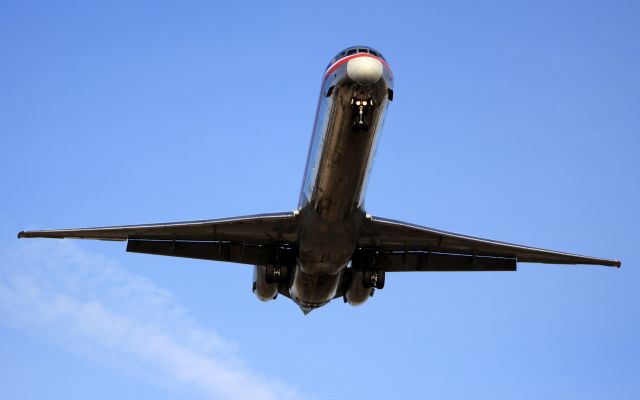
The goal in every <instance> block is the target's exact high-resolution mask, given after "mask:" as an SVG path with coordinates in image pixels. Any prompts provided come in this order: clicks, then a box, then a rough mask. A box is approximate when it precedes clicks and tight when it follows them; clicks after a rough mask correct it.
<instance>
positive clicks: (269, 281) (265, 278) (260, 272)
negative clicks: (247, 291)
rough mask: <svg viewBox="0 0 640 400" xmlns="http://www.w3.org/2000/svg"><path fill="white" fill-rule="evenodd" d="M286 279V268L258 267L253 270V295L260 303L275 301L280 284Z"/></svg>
mask: <svg viewBox="0 0 640 400" xmlns="http://www.w3.org/2000/svg"><path fill="white" fill-rule="evenodd" d="M286 279H287V268H286V267H276V266H273V265H269V266H263V265H256V266H255V267H254V269H253V293H254V294H255V295H256V297H257V298H258V299H260V301H269V300H273V299H275V298H276V297H277V296H278V282H284V281H285V280H286Z"/></svg>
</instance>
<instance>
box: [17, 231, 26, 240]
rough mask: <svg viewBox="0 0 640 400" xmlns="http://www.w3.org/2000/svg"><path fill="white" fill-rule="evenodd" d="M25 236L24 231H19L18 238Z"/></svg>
mask: <svg viewBox="0 0 640 400" xmlns="http://www.w3.org/2000/svg"><path fill="white" fill-rule="evenodd" d="M23 237H25V236H24V231H20V232H18V239H22V238H23Z"/></svg>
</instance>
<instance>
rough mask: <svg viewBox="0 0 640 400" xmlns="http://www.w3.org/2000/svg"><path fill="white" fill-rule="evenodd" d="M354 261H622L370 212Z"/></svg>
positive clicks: (477, 267) (393, 264)
mask: <svg viewBox="0 0 640 400" xmlns="http://www.w3.org/2000/svg"><path fill="white" fill-rule="evenodd" d="M357 253H358V254H356V256H355V257H354V262H355V264H356V265H362V266H363V268H365V269H367V267H365V266H366V265H371V263H374V264H375V265H377V266H378V268H379V269H383V270H387V271H420V270H424V271H512V270H515V269H516V263H517V262H528V263H542V264H588V265H605V266H610V267H620V265H621V263H620V261H618V260H612V259H605V258H596V257H589V256H582V255H577V254H570V253H564V252H559V251H553V250H545V249H539V248H535V247H529V246H522V245H517V244H511V243H504V242H498V241H495V240H489V239H482V238H477V237H473V236H466V235H460V234H457V233H451V232H446V231H441V230H438V229H432V228H427V227H423V226H418V225H413V224H408V223H406V222H400V221H395V220H391V219H385V218H378V217H369V218H367V220H366V222H365V223H364V225H363V227H362V229H361V234H360V240H359V243H358V252H357Z"/></svg>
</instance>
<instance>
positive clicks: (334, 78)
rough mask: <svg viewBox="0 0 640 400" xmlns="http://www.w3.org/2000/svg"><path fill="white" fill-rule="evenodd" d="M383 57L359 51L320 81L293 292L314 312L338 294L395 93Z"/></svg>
mask: <svg viewBox="0 0 640 400" xmlns="http://www.w3.org/2000/svg"><path fill="white" fill-rule="evenodd" d="M392 93H393V92H392V75H391V71H390V70H389V68H388V66H387V65H386V62H384V61H383V60H382V59H380V58H378V57H375V56H372V55H370V54H367V53H365V54H359V55H358V54H356V55H355V56H352V58H349V59H347V60H345V61H342V60H337V61H336V65H334V66H332V65H330V66H329V68H328V69H327V72H326V75H325V77H324V80H323V84H322V89H321V94H320V100H319V102H318V103H319V104H318V110H317V115H316V122H315V126H314V130H313V135H312V139H311V145H310V148H309V157H308V162H307V167H306V171H305V175H304V182H303V188H302V193H301V195H300V203H299V212H300V217H301V230H300V236H299V240H298V246H299V247H298V249H299V251H298V257H297V261H296V266H295V270H294V274H293V277H292V279H291V281H290V286H289V292H290V295H291V298H292V299H293V300H294V301H295V302H296V303H297V304H298V305H299V306H300V307H301V308H302V309H303V310H304V311H307V312H308V311H309V310H311V309H313V308H317V307H320V306H322V305H324V304H326V303H328V302H329V301H330V300H331V299H333V298H335V297H336V296H339V295H341V294H340V293H339V289H340V287H341V285H343V286H344V283H345V279H346V277H347V274H344V273H343V271H344V270H345V268H347V266H348V264H349V262H350V261H351V258H352V256H353V253H354V251H355V249H356V246H357V242H358V237H359V229H360V226H361V225H362V223H363V221H364V218H365V212H364V209H363V201H364V193H365V190H366V183H367V178H368V174H369V172H370V170H371V166H372V162H373V157H374V154H375V150H376V143H377V139H378V134H379V132H380V130H381V128H382V124H383V120H384V114H385V110H386V107H387V104H388V102H389V99H390V97H391V94H392Z"/></svg>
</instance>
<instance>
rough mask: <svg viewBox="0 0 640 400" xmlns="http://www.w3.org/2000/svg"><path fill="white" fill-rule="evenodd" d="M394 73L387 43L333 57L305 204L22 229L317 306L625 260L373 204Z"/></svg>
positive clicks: (317, 124) (305, 187) (323, 88)
mask: <svg viewBox="0 0 640 400" xmlns="http://www.w3.org/2000/svg"><path fill="white" fill-rule="evenodd" d="M393 96H394V93H393V73H392V71H391V68H390V67H389V64H388V62H387V61H386V59H385V58H384V57H383V56H382V54H380V52H378V51H376V50H374V49H372V48H370V47H366V46H356V47H349V48H347V49H345V50H343V51H341V52H340V53H338V55H336V56H335V57H334V58H333V59H332V60H331V62H330V63H329V65H328V66H327V68H326V70H325V72H324V77H323V80H322V86H321V91H320V100H319V102H318V107H317V111H316V118H315V123H314V127H313V133H312V136H311V144H310V147H309V153H308V158H307V165H306V168H305V173H304V177H303V181H302V190H301V193H300V199H299V202H298V207H297V208H296V209H295V211H293V212H284V213H274V214H260V215H251V216H243V217H235V218H222V219H210V220H200V221H189V222H172V223H160V224H148V225H126V226H112V227H102V228H81V229H62V230H43V231H23V232H20V233H19V234H18V237H20V238H34V237H47V238H77V239H97V240H116V241H126V242H127V247H126V249H127V251H129V252H135V253H147V254H157V255H164V256H175V257H188V258H196V259H204V260H215V261H226V262H232V263H241V264H249V265H253V266H254V275H253V292H254V293H255V295H256V296H257V297H258V299H260V300H262V301H269V300H272V299H275V298H276V297H277V296H278V294H281V295H283V296H286V297H288V298H290V299H291V300H293V301H294V302H295V303H296V304H297V305H298V306H299V307H300V308H301V309H302V311H303V312H304V313H305V314H307V313H309V312H310V311H312V310H314V309H316V308H318V307H321V306H323V305H325V304H327V303H329V302H330V301H331V300H332V299H335V298H340V297H341V298H343V299H344V301H345V302H346V303H349V304H351V305H360V304H362V303H364V302H365V301H367V299H369V298H370V297H371V296H372V295H373V292H374V290H375V289H382V288H383V287H384V284H385V279H386V274H387V273H388V272H391V273H393V272H401V271H515V270H516V264H517V263H519V262H520V263H526V262H529V263H548V264H592V265H605V266H612V267H620V262H619V261H618V260H612V259H603V258H595V257H588V256H581V255H577V254H569V253H563V252H558V251H552V250H544V249H539V248H534V247H528V246H521V245H516V244H509V243H504V242H498V241H494V240H488V239H481V238H477V237H471V236H466V235H460V234H456V233H451V232H445V231H442V230H438V229H432V228H427V227H423V226H418V225H414V224H409V223H405V222H400V221H395V220H392V219H386V218H380V217H375V216H372V215H370V214H368V213H367V212H366V211H365V210H364V195H365V189H366V186H367V178H368V176H369V174H370V172H371V167H372V161H373V156H374V154H375V150H376V143H377V140H378V137H379V134H380V131H381V127H382V123H383V119H384V115H385V111H386V109H387V105H388V104H389V102H391V101H392V100H393Z"/></svg>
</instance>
